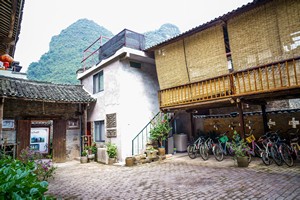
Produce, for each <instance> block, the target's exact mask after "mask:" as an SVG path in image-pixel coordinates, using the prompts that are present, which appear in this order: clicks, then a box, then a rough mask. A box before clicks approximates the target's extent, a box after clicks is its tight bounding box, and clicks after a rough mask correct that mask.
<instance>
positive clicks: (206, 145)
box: [199, 137, 214, 160]
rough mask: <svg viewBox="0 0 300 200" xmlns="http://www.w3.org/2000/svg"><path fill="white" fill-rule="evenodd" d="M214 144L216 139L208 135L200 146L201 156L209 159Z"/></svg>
mask: <svg viewBox="0 0 300 200" xmlns="http://www.w3.org/2000/svg"><path fill="white" fill-rule="evenodd" d="M213 146H214V141H213V140H212V139H211V138H210V137H208V138H207V139H206V140H205V142H203V143H202V144H201V146H200V150H199V151H200V156H201V157H202V159H203V160H208V157H209V153H208V152H209V150H212V148H213Z"/></svg>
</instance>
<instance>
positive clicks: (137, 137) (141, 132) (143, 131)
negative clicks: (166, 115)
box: [132, 111, 162, 155]
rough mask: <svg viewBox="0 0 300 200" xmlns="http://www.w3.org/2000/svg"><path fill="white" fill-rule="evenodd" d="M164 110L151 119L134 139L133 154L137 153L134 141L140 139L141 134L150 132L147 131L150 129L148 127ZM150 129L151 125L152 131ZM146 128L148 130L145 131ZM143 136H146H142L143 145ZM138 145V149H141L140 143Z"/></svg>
mask: <svg viewBox="0 0 300 200" xmlns="http://www.w3.org/2000/svg"><path fill="white" fill-rule="evenodd" d="M161 113H162V112H161V111H159V112H158V113H157V114H156V115H155V116H154V117H153V118H152V119H151V120H150V121H149V123H148V124H147V125H146V126H145V127H144V128H143V129H142V130H141V131H140V132H139V133H138V134H137V135H136V136H135V137H134V138H133V139H132V155H134V154H135V148H134V142H135V141H136V140H137V141H138V139H139V137H140V135H142V134H143V133H146V135H147V134H148V133H149V132H147V130H148V128H149V127H150V126H151V125H152V122H153V121H154V120H155V119H156V117H157V116H159V115H160V114H161ZM150 129H151V127H150V128H149V131H150ZM145 130H146V132H145ZM143 138H144V137H142V146H143V143H144V141H143ZM137 146H138V148H137V149H139V143H137Z"/></svg>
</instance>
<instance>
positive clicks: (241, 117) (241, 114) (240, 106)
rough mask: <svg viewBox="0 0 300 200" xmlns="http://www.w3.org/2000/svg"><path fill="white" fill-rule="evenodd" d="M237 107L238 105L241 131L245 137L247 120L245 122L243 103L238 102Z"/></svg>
mask: <svg viewBox="0 0 300 200" xmlns="http://www.w3.org/2000/svg"><path fill="white" fill-rule="evenodd" d="M237 107H238V112H239V120H240V125H241V126H240V127H241V129H240V131H241V135H242V137H243V138H245V131H246V130H245V122H244V115H243V107H242V103H241V102H238V103H237Z"/></svg>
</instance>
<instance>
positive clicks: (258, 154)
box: [254, 146, 263, 158]
mask: <svg viewBox="0 0 300 200" xmlns="http://www.w3.org/2000/svg"><path fill="white" fill-rule="evenodd" d="M262 152H263V151H262V150H260V149H259V148H258V147H256V146H254V154H255V156H257V157H259V158H261V156H262Z"/></svg>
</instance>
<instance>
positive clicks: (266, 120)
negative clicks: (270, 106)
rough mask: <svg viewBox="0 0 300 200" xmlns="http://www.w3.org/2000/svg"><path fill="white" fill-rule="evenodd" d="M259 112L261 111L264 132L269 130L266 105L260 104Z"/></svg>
mask: <svg viewBox="0 0 300 200" xmlns="http://www.w3.org/2000/svg"><path fill="white" fill-rule="evenodd" d="M261 112H262V118H263V125H264V133H265V134H266V133H267V132H268V131H269V127H268V118H267V113H266V105H261Z"/></svg>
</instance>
